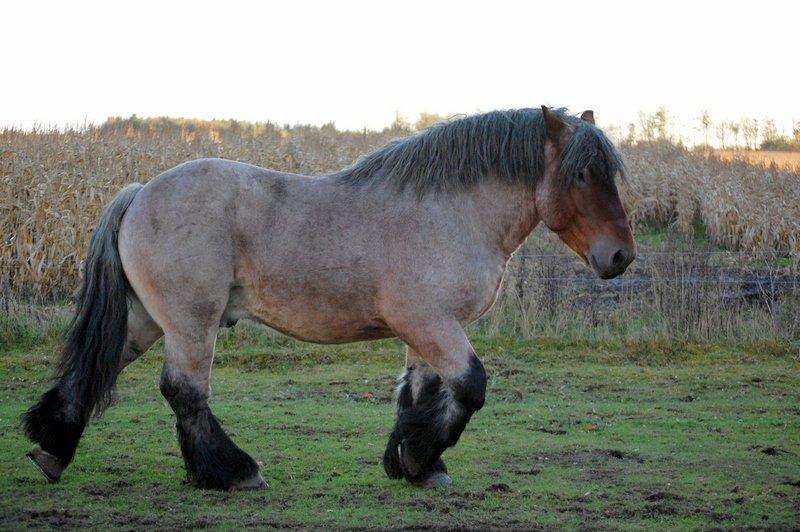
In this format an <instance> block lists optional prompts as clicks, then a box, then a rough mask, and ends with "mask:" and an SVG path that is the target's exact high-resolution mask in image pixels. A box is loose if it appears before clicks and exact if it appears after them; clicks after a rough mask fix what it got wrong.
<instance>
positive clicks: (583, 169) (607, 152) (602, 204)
mask: <svg viewBox="0 0 800 532" xmlns="http://www.w3.org/2000/svg"><path fill="white" fill-rule="evenodd" d="M542 113H543V116H544V127H545V131H546V134H545V150H544V152H545V171H544V174H543V176H542V178H541V180H540V181H539V183H538V184H537V187H536V209H537V211H538V213H539V217H540V218H541V220H542V222H543V223H544V224H545V225H546V226H547V227H548V228H549V229H551V230H552V231H553V232H555V233H556V234H557V235H558V236H559V237H560V238H561V240H562V241H563V242H564V243H565V244H566V245H567V246H569V247H570V248H572V250H573V251H575V252H576V253H577V254H578V255H580V256H581V257H582V258H583V259H584V260H585V261H586V262H587V263H588V264H590V265H591V266H592V268H593V269H594V270H595V272H596V273H597V275H598V276H600V278H602V279H611V278H613V277H616V276H618V275H620V274H622V273H623V272H624V271H625V269H626V268H627V267H628V265H629V264H630V263H631V261H633V259H634V257H635V256H636V248H635V246H634V242H633V234H632V232H631V228H630V224H629V223H628V217H627V214H626V213H625V209H624V208H623V206H622V202H621V201H620V199H619V193H618V192H617V187H616V184H615V182H614V179H615V177H616V174H617V173H620V172H624V168H623V165H622V161H621V159H620V156H619V154H618V152H617V151H616V149H615V148H614V146H613V144H612V143H611V141H610V140H609V139H608V138H607V137H606V136H605V135H604V134H603V132H602V131H600V130H599V129H598V128H596V127H595V126H594V115H593V114H592V112H591V111H586V112H584V113H583V114H582V115H581V117H580V119H577V118H572V117H568V116H566V115H563V114H562V113H561V112H560V111H553V110H550V109H548V108H547V107H544V106H542Z"/></svg>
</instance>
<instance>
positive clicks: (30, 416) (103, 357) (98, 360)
mask: <svg viewBox="0 0 800 532" xmlns="http://www.w3.org/2000/svg"><path fill="white" fill-rule="evenodd" d="M141 188H142V185H141V184H139V183H134V184H131V185H128V186H127V187H125V188H124V189H122V190H121V191H120V192H119V193H118V194H117V195H116V196H115V197H114V199H112V200H111V202H110V203H109V204H108V205H107V206H106V207H105V209H103V212H102V214H101V215H100V218H99V219H98V221H97V225H96V227H95V230H94V234H93V235H92V239H91V242H90V244H89V253H88V255H87V257H86V262H85V265H84V272H83V273H84V274H83V283H82V285H81V289H80V292H79V294H78V300H77V308H76V313H75V317H74V318H73V320H72V322H71V323H70V326H69V329H68V330H67V333H66V336H65V340H64V344H63V348H62V350H61V358H60V360H59V363H58V368H57V371H56V375H55V376H56V379H57V382H56V384H55V385H54V386H53V387H52V388H51V389H50V390H49V391H47V392H46V393H45V394H44V395H42V397H41V398H40V399H39V402H38V403H36V404H35V405H33V406H32V407H31V408H30V409H29V410H28V411H27V412H26V413H25V414H24V416H23V426H24V428H25V433H26V434H27V436H28V437H29V438H30V439H31V440H33V441H34V442H36V443H38V444H39V445H40V446H41V448H42V449H43V450H44V451H46V452H47V453H50V454H52V455H54V456H55V457H57V458H58V459H59V461H60V462H61V464H62V465H63V466H64V467H66V464H68V463H69V461H70V460H71V459H72V456H73V455H74V453H75V448H76V447H77V445H78V440H79V439H80V436H81V434H82V433H83V429H84V427H85V426H86V423H87V421H88V419H89V417H90V416H91V415H92V413H94V414H95V415H98V416H99V415H100V414H101V413H102V412H103V410H104V409H105V408H107V407H108V405H109V404H110V403H111V400H112V396H113V390H114V384H115V383H116V380H117V375H118V373H119V370H120V361H121V358H122V352H123V350H124V348H125V341H126V336H127V327H128V301H127V292H128V281H127V279H126V277H125V272H124V271H123V269H122V261H121V260H120V256H119V250H118V248H117V236H118V233H119V227H120V223H121V222H122V217H123V215H124V214H125V211H126V210H127V209H128V207H129V206H130V204H131V202H132V201H133V198H134V197H135V196H136V194H137V193H138V192H139V190H140V189H141Z"/></svg>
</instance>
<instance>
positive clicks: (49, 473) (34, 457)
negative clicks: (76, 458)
mask: <svg viewBox="0 0 800 532" xmlns="http://www.w3.org/2000/svg"><path fill="white" fill-rule="evenodd" d="M25 456H27V457H28V459H29V460H30V461H31V462H33V465H35V466H36V468H37V469H39V471H40V472H41V473H42V475H44V478H46V479H47V481H48V482H51V483H53V484H55V483H56V482H58V481H59V480H61V473H63V472H64V466H62V465H61V461H60V460H59V459H58V458H56V457H55V456H53V455H52V454H50V453H48V452H47V451H45V450H44V449H42V448H41V447H40V446H39V444H38V443H37V444H36V445H34V446H33V449H31V452H29V453H28V454H27V455H25Z"/></svg>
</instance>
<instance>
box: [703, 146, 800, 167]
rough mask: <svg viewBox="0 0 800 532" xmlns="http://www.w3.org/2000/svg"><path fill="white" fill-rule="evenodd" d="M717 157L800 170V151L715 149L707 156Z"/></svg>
mask: <svg viewBox="0 0 800 532" xmlns="http://www.w3.org/2000/svg"><path fill="white" fill-rule="evenodd" d="M710 156H713V157H717V158H719V159H721V160H723V161H745V162H748V163H750V164H756V165H764V166H771V165H773V164H774V165H775V166H776V167H777V168H784V169H787V170H792V171H795V172H797V171H800V151H754V150H713V151H707V152H706V157H710Z"/></svg>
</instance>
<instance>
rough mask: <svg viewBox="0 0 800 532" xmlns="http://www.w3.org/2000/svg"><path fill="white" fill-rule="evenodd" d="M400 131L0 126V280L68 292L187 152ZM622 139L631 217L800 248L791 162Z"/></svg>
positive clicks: (290, 164) (290, 147)
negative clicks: (139, 198) (153, 183)
mask: <svg viewBox="0 0 800 532" xmlns="http://www.w3.org/2000/svg"><path fill="white" fill-rule="evenodd" d="M408 133H410V132H409V131H404V130H403V129H401V128H395V129H391V130H387V131H384V132H369V131H365V132H341V131H337V130H336V129H335V128H334V127H333V126H323V127H310V126H294V127H280V126H276V125H272V124H255V125H254V124H244V123H238V122H229V121H220V122H198V121H188V122H182V121H175V120H146V121H141V120H136V119H132V120H117V121H110V122H107V123H106V124H104V125H103V126H88V127H85V128H81V129H72V130H67V131H35V132H21V131H15V130H5V131H3V132H2V133H1V134H0V225H1V226H2V229H3V235H5V236H4V239H3V241H2V243H1V244H0V246H1V247H0V286H2V287H4V288H3V290H5V291H6V292H7V293H10V295H13V296H17V297H19V296H23V297H34V298H37V299H48V298H49V299H52V298H56V297H64V296H66V295H68V294H69V293H71V292H72V290H73V289H74V287H75V286H77V279H78V275H79V269H80V268H79V266H80V261H81V258H82V255H83V253H84V252H85V250H86V248H87V244H88V239H89V236H90V234H91V230H92V225H93V223H94V221H95V219H96V218H97V216H98V214H99V212H100V210H101V208H102V207H103V206H104V205H105V203H106V202H107V201H108V200H109V199H110V198H111V197H112V196H113V195H114V194H115V193H116V192H117V190H119V189H120V188H121V187H122V186H123V185H124V184H126V183H130V182H132V181H142V182H144V181H147V180H149V179H150V178H152V177H153V176H155V175H157V174H158V173H160V172H162V171H164V170H166V169H168V168H170V167H172V166H174V165H176V164H179V163H181V162H184V161H186V160H189V159H194V158H198V157H224V158H229V159H236V160H239V161H244V162H248V163H252V164H256V165H260V166H266V167H271V168H276V169H280V170H284V171H288V172H299V173H305V174H312V175H314V174H323V173H326V172H330V171H332V170H337V169H339V168H341V167H343V166H346V165H348V164H350V163H352V162H353V161H354V160H355V159H356V158H357V157H358V156H359V155H361V154H364V153H366V152H368V151H369V150H371V149H374V148H376V147H378V146H381V145H383V144H385V143H386V142H387V141H389V140H390V139H391V138H394V137H397V136H401V135H404V134H408ZM622 149H623V152H624V156H625V159H626V162H627V164H628V169H629V182H628V185H627V186H626V187H624V190H623V193H624V196H625V201H626V202H627V203H628V206H629V209H630V212H631V215H632V219H633V222H634V224H635V225H636V226H637V227H640V228H641V227H645V226H648V227H652V226H659V227H663V226H668V227H672V228H674V229H675V230H677V231H678V232H680V233H682V234H685V235H687V236H688V235H691V234H693V232H694V228H695V227H696V225H697V224H698V223H702V224H704V225H705V227H706V232H707V234H708V237H709V238H710V239H711V241H712V242H713V243H714V244H716V245H718V246H721V247H723V248H725V249H743V250H781V251H789V252H792V253H794V254H795V255H796V253H797V252H798V251H800V173H799V172H798V171H797V170H796V169H794V170H793V169H791V168H786V167H784V168H781V167H778V166H776V165H772V166H765V165H764V164H760V163H757V164H752V163H750V162H747V161H744V160H741V159H738V158H728V157H715V156H711V157H707V156H706V155H705V154H703V153H700V152H692V151H689V150H687V149H685V148H682V147H678V146H675V145H673V144H670V143H667V142H657V143H647V144H644V143H639V144H634V145H625V146H623V147H622ZM7 295H9V294H7Z"/></svg>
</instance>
